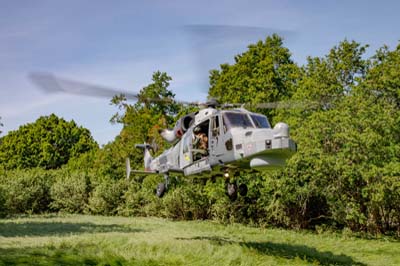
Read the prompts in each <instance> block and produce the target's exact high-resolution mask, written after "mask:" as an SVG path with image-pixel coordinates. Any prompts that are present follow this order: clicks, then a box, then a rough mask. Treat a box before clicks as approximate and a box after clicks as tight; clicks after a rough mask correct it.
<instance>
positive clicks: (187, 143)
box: [29, 73, 296, 198]
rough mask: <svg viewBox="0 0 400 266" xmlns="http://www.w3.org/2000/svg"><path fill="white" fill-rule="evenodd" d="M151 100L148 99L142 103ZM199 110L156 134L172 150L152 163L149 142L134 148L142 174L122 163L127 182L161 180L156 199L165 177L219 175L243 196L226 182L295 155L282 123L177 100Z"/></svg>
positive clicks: (55, 86) (79, 85)
mask: <svg viewBox="0 0 400 266" xmlns="http://www.w3.org/2000/svg"><path fill="white" fill-rule="evenodd" d="M29 77H30V79H31V80H32V81H33V82H34V83H35V84H36V85H38V86H39V88H41V89H42V90H45V91H46V92H65V93H72V94H80V95H90V96H93V95H94V96H100V97H108V98H111V97H113V96H114V95H117V94H119V93H121V91H120V90H115V89H111V88H107V87H101V86H97V85H92V84H87V83H83V82H78V81H72V80H68V79H64V78H60V77H56V76H54V75H52V74H49V73H32V74H30V76H29ZM122 93H123V94H124V95H125V97H126V98H127V99H134V100H137V99H138V95H137V94H134V93H128V92H122ZM148 100H149V101H152V100H153V99H148ZM154 101H160V99H154ZM178 102H179V103H182V104H191V105H193V104H196V105H200V106H202V108H200V110H199V111H197V112H194V113H191V114H188V115H185V116H183V117H181V118H179V119H178V120H177V122H176V124H175V126H174V128H173V129H163V130H161V131H160V135H161V136H162V137H163V138H164V139H165V141H167V142H169V143H171V144H172V147H171V148H169V149H167V150H165V151H164V152H163V153H162V154H161V155H159V156H157V157H155V158H153V157H152V155H151V150H152V149H154V147H153V146H152V145H150V144H149V143H143V144H137V145H136V148H140V149H143V152H144V171H142V170H131V167H130V162H129V159H127V161H126V172H127V178H129V177H130V175H131V174H132V173H134V174H144V175H150V174H156V175H163V176H164V178H165V182H164V183H160V184H158V186H157V189H156V194H157V196H158V197H162V196H163V195H164V193H165V192H166V191H167V189H168V186H169V183H170V176H171V175H183V176H191V175H196V176H200V177H213V176H221V175H222V176H223V177H225V178H226V180H227V194H228V196H229V197H231V198H235V197H236V196H237V193H239V194H240V195H242V196H243V195H246V193H247V186H246V185H245V184H240V185H239V186H237V184H236V182H233V183H230V181H229V180H232V179H235V177H237V176H238V175H239V174H240V173H241V172H254V171H264V170H269V169H275V168H278V167H282V166H284V165H285V161H286V159H288V158H289V157H290V156H292V155H293V154H294V153H295V152H296V144H295V142H294V141H293V140H292V139H290V135H289V126H288V125H287V124H285V123H283V122H280V123H277V124H276V125H275V126H274V127H272V126H271V125H270V123H269V121H268V119H267V117H266V116H264V115H262V114H258V113H253V112H250V111H248V110H247V109H245V106H246V105H244V104H219V103H218V102H217V101H216V100H215V99H212V100H210V101H208V102H206V103H204V104H199V103H193V102H183V101H178ZM255 107H257V108H279V107H285V106H282V104H281V103H264V104H259V105H257V106H255Z"/></svg>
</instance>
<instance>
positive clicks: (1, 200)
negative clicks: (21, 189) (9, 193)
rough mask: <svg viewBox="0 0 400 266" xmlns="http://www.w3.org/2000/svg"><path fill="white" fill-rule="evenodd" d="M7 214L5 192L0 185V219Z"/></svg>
mask: <svg viewBox="0 0 400 266" xmlns="http://www.w3.org/2000/svg"><path fill="white" fill-rule="evenodd" d="M7 214H8V211H7V209H6V191H5V190H4V188H3V187H2V185H0V218H4V217H6V216H7Z"/></svg>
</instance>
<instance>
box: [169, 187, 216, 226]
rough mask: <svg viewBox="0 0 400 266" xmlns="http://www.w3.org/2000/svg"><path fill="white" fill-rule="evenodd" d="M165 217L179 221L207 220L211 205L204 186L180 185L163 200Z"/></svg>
mask: <svg viewBox="0 0 400 266" xmlns="http://www.w3.org/2000/svg"><path fill="white" fill-rule="evenodd" d="M163 205H164V215H165V216H166V217H168V218H172V219H179V220H192V219H206V218H208V217H209V214H208V212H209V207H210V206H209V203H208V199H207V197H206V195H205V193H204V186H203V185H202V184H198V183H191V184H190V183H188V184H185V185H183V184H182V185H180V186H178V187H176V188H174V189H173V190H171V191H170V193H167V195H166V196H165V197H164V198H163Z"/></svg>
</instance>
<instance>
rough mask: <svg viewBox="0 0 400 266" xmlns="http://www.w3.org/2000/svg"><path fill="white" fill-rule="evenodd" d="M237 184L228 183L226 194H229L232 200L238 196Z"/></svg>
mask: <svg viewBox="0 0 400 266" xmlns="http://www.w3.org/2000/svg"><path fill="white" fill-rule="evenodd" d="M237 192H238V189H237V185H236V184H234V183H233V184H232V183H228V184H226V194H227V195H228V197H229V198H230V199H231V200H235V199H236V198H237Z"/></svg>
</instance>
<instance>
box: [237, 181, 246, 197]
mask: <svg viewBox="0 0 400 266" xmlns="http://www.w3.org/2000/svg"><path fill="white" fill-rule="evenodd" d="M247 191H248V189H247V186H246V184H240V185H239V194H240V196H242V197H244V196H246V195H247Z"/></svg>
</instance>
